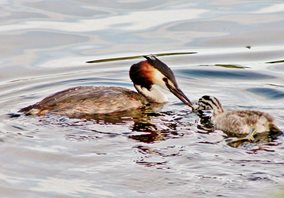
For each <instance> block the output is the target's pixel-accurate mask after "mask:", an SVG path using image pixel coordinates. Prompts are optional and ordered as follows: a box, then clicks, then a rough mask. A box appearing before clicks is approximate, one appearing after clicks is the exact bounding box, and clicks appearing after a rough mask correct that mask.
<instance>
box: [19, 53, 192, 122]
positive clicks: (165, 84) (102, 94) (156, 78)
mask: <svg viewBox="0 0 284 198" xmlns="http://www.w3.org/2000/svg"><path fill="white" fill-rule="evenodd" d="M145 58H146V60H145V61H141V62H139V63H137V64H134V65H132V66H131V68H130V71H129V75H130V78H131V80H132V81H133V84H134V87H135V88H136V90H137V91H138V93H137V92H134V91H132V90H129V89H126V88H121V87H101V86H80V87H74V88H70V89H66V90H63V91H60V92H57V93H55V94H53V95H51V96H48V97H46V98H44V99H43V100H41V101H40V102H38V103H36V104H34V105H30V106H28V107H25V108H23V109H21V110H20V112H23V113H25V114H29V115H45V114H47V113H52V114H57V115H64V116H68V117H84V115H86V116H89V115H95V114H110V113H117V112H124V111H128V110H132V109H138V108H142V107H144V106H145V104H147V103H165V102H167V98H166V97H165V96H164V95H163V93H162V92H161V91H160V90H159V88H160V87H161V88H165V89H168V90H169V91H170V92H172V93H173V94H174V95H175V96H176V97H178V98H179V99H180V100H181V101H182V102H183V103H184V104H186V105H188V106H190V107H191V106H192V104H191V102H190V100H189V99H188V98H187V97H186V96H185V94H184V93H183V92H182V91H181V90H180V89H179V88H178V85H177V82H176V79H175V76H174V74H173V72H172V70H171V69H170V68H169V67H168V66H167V65H166V64H164V63H163V62H162V61H160V60H159V59H157V58H156V57H154V56H145Z"/></svg>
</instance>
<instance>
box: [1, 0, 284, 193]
mask: <svg viewBox="0 0 284 198" xmlns="http://www.w3.org/2000/svg"><path fill="white" fill-rule="evenodd" d="M0 8H1V13H0V44H1V45H0V71H1V72H0V79H1V81H0V152H1V155H0V166H1V171H0V195H1V197H107V198H110V197H143V198H144V197H171V198H172V197H193V198H195V197H196V198H199V197H230V198H231V197H234V198H235V197H239V198H241V197H259V198H270V197H281V195H278V194H279V192H280V191H281V189H283V186H284V157H283V156H284V146H283V140H284V137H283V136H280V137H278V138H276V139H275V140H273V141H270V142H265V141H264V142H261V143H259V144H247V145H245V146H242V147H239V148H233V147H230V146H229V145H228V144H227V139H228V138H227V137H226V135H225V134H224V133H222V132H221V131H215V132H213V133H204V132H201V131H199V130H198V129H197V125H198V117H197V116H196V115H195V114H192V113H190V109H188V108H187V107H186V106H184V105H182V104H181V103H180V102H179V101H178V99H177V98H175V97H174V96H171V95H170V94H169V93H168V94H167V95H168V97H169V101H170V102H169V103H168V104H167V105H165V106H164V107H163V109H162V110H160V114H159V116H149V117H148V121H147V123H150V124H149V125H145V126H144V125H143V126H140V125H139V123H137V122H135V120H133V119H131V118H127V119H124V120H123V121H121V122H119V123H116V124H113V123H110V122H107V123H105V122H96V121H92V120H89V121H82V120H74V119H67V118H63V117H59V118H58V117H52V116H51V117H31V116H30V117H26V116H20V117H10V116H9V114H11V113H15V112H17V111H18V110H19V109H20V108H22V107H25V106H27V105H30V104H33V103H35V102H37V101H39V100H41V99H42V98H44V97H45V96H47V95H50V94H52V93H54V92H56V91H59V90H63V89H65V88H69V87H73V86H79V85H91V86H96V85H115V86H123V87H127V88H130V89H133V86H132V83H131V81H130V79H129V77H128V69H129V67H130V66H131V65H132V64H134V63H137V62H138V61H141V60H143V58H137V59H125V60H123V59H122V60H117V61H104V62H100V63H94V64H87V63H86V61H89V60H94V59H95V60H98V59H112V58H119V57H127V56H139V55H145V54H156V53H177V52H197V53H195V54H190V55H176V56H161V57H160V59H161V60H163V61H164V62H165V63H167V64H168V65H169V66H170V67H171V68H172V69H173V70H174V72H175V75H176V78H177V81H178V84H179V86H180V88H181V89H182V90H184V92H185V93H186V95H187V96H188V97H189V98H190V99H191V100H192V101H195V100H197V99H198V98H199V97H201V96H202V95H205V94H209V95H214V96H216V97H218V98H219V99H220V100H221V101H222V103H223V104H224V106H225V108H228V109H257V110H261V111H265V112H268V113H270V114H271V115H273V117H274V118H275V121H276V123H277V125H278V126H279V127H280V128H281V129H284V3H283V1H280V0H279V1H277V0H271V1H261V0H256V1H249V0H241V1H223V0H216V1H192V0H190V1H161V0H156V1H148V0H135V1H127V0H116V1H90V0H77V1H44V0H21V1H20V0H16V1H5V0H2V1H1V2H0ZM282 195H283V194H282Z"/></svg>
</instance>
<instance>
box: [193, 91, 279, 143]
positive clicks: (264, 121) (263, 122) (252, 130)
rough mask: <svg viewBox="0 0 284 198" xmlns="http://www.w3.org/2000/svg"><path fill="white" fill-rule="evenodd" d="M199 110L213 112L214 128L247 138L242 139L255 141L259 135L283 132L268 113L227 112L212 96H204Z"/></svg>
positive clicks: (200, 100)
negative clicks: (255, 136)
mask: <svg viewBox="0 0 284 198" xmlns="http://www.w3.org/2000/svg"><path fill="white" fill-rule="evenodd" d="M198 110H213V116H212V118H211V120H212V124H213V125H214V128H215V129H218V130H222V131H224V132H226V133H229V134H231V135H235V136H246V137H244V138H241V139H245V140H253V139H254V135H255V134H257V133H263V132H271V133H279V132H281V130H280V129H279V128H278V127H277V126H276V125H275V124H274V122H273V118H272V116H271V115H269V114H268V113H264V112H261V111H255V110H237V111H225V110H224V109H223V107H222V105H221V103H220V102H219V100H218V99H217V98H215V97H212V96H202V97H201V98H200V99H199V100H198V103H197V107H196V108H195V111H198ZM241 139H239V140H241Z"/></svg>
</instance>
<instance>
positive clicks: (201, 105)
mask: <svg viewBox="0 0 284 198" xmlns="http://www.w3.org/2000/svg"><path fill="white" fill-rule="evenodd" d="M194 106H195V105H194ZM199 110H213V115H215V116H216V115H218V114H220V113H222V112H224V109H223V107H222V105H221V103H220V101H219V100H218V99H217V98H215V97H213V96H202V97H201V98H200V99H199V100H198V102H197V105H196V107H195V108H194V111H199Z"/></svg>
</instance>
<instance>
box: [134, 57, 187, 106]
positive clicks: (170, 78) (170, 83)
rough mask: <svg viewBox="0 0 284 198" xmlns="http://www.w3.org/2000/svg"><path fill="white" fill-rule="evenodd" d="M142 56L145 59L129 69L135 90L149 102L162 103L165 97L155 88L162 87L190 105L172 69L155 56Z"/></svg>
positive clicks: (165, 99) (165, 100)
mask: <svg viewBox="0 0 284 198" xmlns="http://www.w3.org/2000/svg"><path fill="white" fill-rule="evenodd" d="M144 57H145V58H146V60H145V61H141V62H139V63H137V64H134V65H132V66H131V68H130V71H129V75H130V78H131V80H132V82H133V83H134V87H135V88H136V90H137V91H138V92H139V93H140V94H142V95H143V96H145V97H146V98H147V99H148V100H149V101H151V102H157V103H163V102H167V98H166V97H165V96H164V95H163V94H162V93H161V92H160V90H159V89H158V88H157V87H162V88H164V89H167V90H169V91H170V92H172V93H173V94H174V95H175V96H176V97H178V98H179V99H180V100H181V101H182V102H183V103H184V104H186V105H188V106H190V107H192V103H191V102H190V100H189V99H188V98H187V97H186V95H185V94H184V93H183V92H182V91H181V90H180V89H179V87H178V85H177V82H176V79H175V76H174V73H173V72H172V70H171V69H170V68H169V67H168V66H167V65H166V64H165V63H163V62H162V61H160V60H159V59H157V58H156V57H155V56H144Z"/></svg>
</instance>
